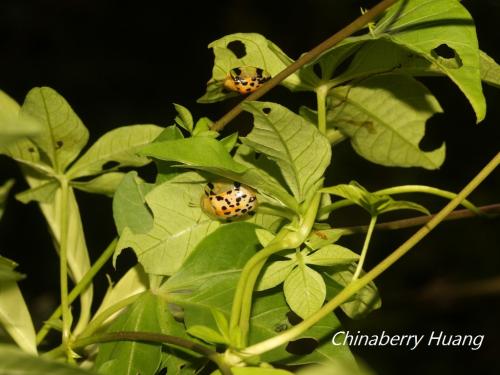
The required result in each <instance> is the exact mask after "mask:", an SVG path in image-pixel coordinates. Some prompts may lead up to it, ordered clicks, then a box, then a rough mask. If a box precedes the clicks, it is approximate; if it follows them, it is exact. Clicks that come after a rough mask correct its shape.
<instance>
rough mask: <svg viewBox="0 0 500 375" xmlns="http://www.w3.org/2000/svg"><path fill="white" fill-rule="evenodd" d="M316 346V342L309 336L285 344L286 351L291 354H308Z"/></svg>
mask: <svg viewBox="0 0 500 375" xmlns="http://www.w3.org/2000/svg"><path fill="white" fill-rule="evenodd" d="M317 347H318V342H317V341H316V340H314V339H311V338H303V339H298V340H295V341H290V342H289V343H288V345H287V346H286V351H287V352H288V353H291V354H297V355H301V354H310V353H312V352H314V350H315V349H316V348H317Z"/></svg>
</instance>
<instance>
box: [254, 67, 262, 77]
mask: <svg viewBox="0 0 500 375" xmlns="http://www.w3.org/2000/svg"><path fill="white" fill-rule="evenodd" d="M255 72H256V73H257V76H259V77H262V73H264V70H263V69H261V68H257V69H256V70H255Z"/></svg>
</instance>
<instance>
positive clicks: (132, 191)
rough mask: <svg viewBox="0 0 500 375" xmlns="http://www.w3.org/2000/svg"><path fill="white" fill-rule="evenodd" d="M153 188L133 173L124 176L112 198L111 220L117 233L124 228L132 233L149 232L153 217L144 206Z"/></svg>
mask: <svg viewBox="0 0 500 375" xmlns="http://www.w3.org/2000/svg"><path fill="white" fill-rule="evenodd" d="M108 174H109V173H107V174H105V175H104V176H106V175H108ZM153 188H154V185H151V184H147V183H145V182H144V181H142V180H141V179H140V178H139V177H138V176H137V172H135V171H132V172H129V173H127V174H126V175H125V177H124V178H123V180H122V181H121V183H120V185H119V186H118V189H117V190H116V194H115V195H114V198H113V218H114V219H115V225H116V228H117V230H118V233H122V232H123V230H124V229H125V227H128V228H130V229H131V230H132V232H134V233H146V232H148V231H149V230H151V228H152V227H153V215H152V214H151V211H150V210H149V208H148V207H147V206H146V199H145V197H146V194H147V193H149V192H150V191H151V190H152V189H153Z"/></svg>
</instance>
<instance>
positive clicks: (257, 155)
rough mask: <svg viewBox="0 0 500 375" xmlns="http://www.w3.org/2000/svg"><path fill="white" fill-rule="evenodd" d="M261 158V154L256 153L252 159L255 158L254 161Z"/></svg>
mask: <svg viewBox="0 0 500 375" xmlns="http://www.w3.org/2000/svg"><path fill="white" fill-rule="evenodd" d="M261 156H262V154H261V153H260V152H256V153H255V154H254V158H255V160H259V159H260V157H261Z"/></svg>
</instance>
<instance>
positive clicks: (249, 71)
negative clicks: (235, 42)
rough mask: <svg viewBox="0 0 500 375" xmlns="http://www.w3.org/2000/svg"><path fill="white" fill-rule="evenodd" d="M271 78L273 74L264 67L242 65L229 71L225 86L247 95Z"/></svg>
mask: <svg viewBox="0 0 500 375" xmlns="http://www.w3.org/2000/svg"><path fill="white" fill-rule="evenodd" d="M270 79H271V76H270V75H269V73H267V72H266V71H265V70H264V69H261V68H255V67H253V66H240V67H238V68H234V69H231V70H230V71H229V74H228V75H227V77H226V79H225V80H224V87H225V88H226V89H228V90H231V91H236V92H239V93H240V94H244V95H245V94H250V93H252V92H254V91H255V90H257V89H258V88H259V87H260V86H262V84H263V83H265V82H267V81H269V80H270Z"/></svg>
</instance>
